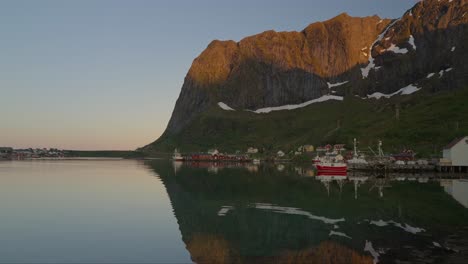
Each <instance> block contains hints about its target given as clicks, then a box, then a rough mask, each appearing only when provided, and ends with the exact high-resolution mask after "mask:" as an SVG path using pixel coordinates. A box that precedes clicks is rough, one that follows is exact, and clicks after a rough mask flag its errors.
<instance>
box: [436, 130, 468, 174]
mask: <svg viewBox="0 0 468 264" xmlns="http://www.w3.org/2000/svg"><path fill="white" fill-rule="evenodd" d="M442 156H443V160H444V161H446V162H449V163H450V164H451V166H463V167H464V166H468V136H465V137H462V138H457V139H455V140H453V141H452V142H450V144H448V145H447V146H445V147H444V150H443V152H442Z"/></svg>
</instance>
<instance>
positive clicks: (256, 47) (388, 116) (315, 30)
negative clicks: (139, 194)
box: [141, 0, 468, 152]
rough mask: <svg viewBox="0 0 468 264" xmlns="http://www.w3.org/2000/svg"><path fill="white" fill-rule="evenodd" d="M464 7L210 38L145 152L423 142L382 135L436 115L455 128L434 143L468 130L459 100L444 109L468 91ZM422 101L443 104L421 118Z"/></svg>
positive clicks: (461, 2)
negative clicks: (378, 141)
mask: <svg viewBox="0 0 468 264" xmlns="http://www.w3.org/2000/svg"><path fill="white" fill-rule="evenodd" d="M466 2H467V1H465V0H439V1H438V0H425V1H420V2H418V3H417V4H416V5H415V6H414V7H412V8H411V9H410V10H408V11H406V12H405V13H404V14H403V15H402V17H401V18H398V19H393V20H390V19H381V18H379V17H378V16H372V17H364V18H357V17H350V16H349V15H347V14H345V13H343V14H340V15H338V16H337V17H334V18H332V19H330V20H328V21H325V22H317V23H313V24H311V25H309V26H307V27H306V28H305V29H304V30H302V31H301V32H275V31H266V32H263V33H261V34H258V35H254V36H250V37H247V38H244V39H242V40H241V41H239V42H234V41H219V40H215V41H213V42H211V43H210V44H209V45H208V47H207V48H206V49H205V50H204V51H203V52H202V53H201V54H200V56H198V57H197V58H196V59H195V60H194V62H193V64H192V66H191V68H190V70H189V72H188V74H187V76H186V77H185V81H184V84H183V86H182V90H181V93H180V95H179V98H178V100H177V102H176V105H175V108H174V111H173V114H172V116H171V119H170V121H169V124H168V126H167V129H166V131H165V132H164V133H163V135H162V136H161V137H160V138H159V139H158V140H156V141H155V142H153V143H151V144H149V145H147V146H145V147H144V148H142V149H141V150H143V151H145V152H158V151H161V152H164V151H170V150H172V149H173V148H175V147H181V148H186V149H190V150H195V149H200V150H201V149H204V148H208V147H212V146H220V147H225V148H227V149H229V150H234V149H242V148H245V147H247V146H249V145H252V144H257V145H258V144H261V145H264V146H267V145H269V146H270V147H269V148H287V147H294V146H295V145H297V144H305V143H314V144H319V143H322V142H327V141H334V140H341V141H345V142H350V140H351V138H352V137H354V136H356V137H359V138H362V137H363V136H366V137H368V135H372V136H373V137H380V138H384V139H388V140H390V142H392V144H393V143H394V144H396V145H401V144H410V143H412V142H413V141H414V143H415V144H416V145H418V144H420V145H421V146H422V145H424V144H425V143H427V139H425V137H424V136H411V137H403V138H400V139H401V140H400V141H399V140H398V139H395V138H398V136H395V135H393V136H392V135H388V133H389V131H392V130H395V133H396V134H398V133H400V134H401V133H402V132H401V131H400V130H401V129H405V127H402V126H403V125H402V124H404V123H405V122H408V128H409V130H411V131H417V127H414V125H415V124H421V125H424V124H425V123H424V122H422V121H424V120H425V121H426V123H427V122H429V121H430V122H437V121H439V120H438V119H439V118H440V119H441V120H440V121H441V122H439V123H440V124H444V126H445V128H446V125H445V123H444V122H448V124H454V123H455V122H458V123H457V125H456V127H457V130H456V131H450V132H451V133H445V134H444V136H442V137H439V140H440V141H441V142H437V144H442V142H443V141H445V140H449V137H452V136H453V134H454V133H455V134H456V133H468V125H466V126H467V130H465V123H463V117H459V114H460V113H462V114H464V113H466V114H467V115H468V110H467V109H466V107H463V101H461V105H460V106H459V107H461V108H459V109H455V110H454V109H452V107H451V106H450V102H452V101H453V100H455V101H457V100H459V98H458V97H459V96H460V95H463V96H466V93H464V89H465V88H468V85H467V81H468V68H467V67H468V66H467V65H466V62H467V53H466V52H465V48H466V43H468V34H467V33H468V31H467V23H468V16H467V15H466V13H467V11H468V5H467V3H466ZM451 96H452V97H453V98H452V97H451ZM439 97H440V98H441V99H440V100H439ZM465 99H468V97H465ZM428 102H431V103H432V104H434V105H438V107H440V108H441V109H438V108H430V109H428V110H429V111H432V112H433V113H432V116H431V117H429V116H425V115H423V114H419V113H418V112H417V111H418V109H419V110H420V109H425V107H426V108H427V107H428V106H427V105H426V104H427V103H428ZM447 105H448V106H450V107H447ZM296 108H301V109H296ZM413 108H414V109H413ZM284 109H289V111H287V110H284ZM292 109H296V110H292ZM395 109H398V110H397V112H398V113H400V112H401V115H400V114H397V116H398V118H395V115H396V114H395V112H396V111H395ZM244 110H251V111H244ZM275 110H283V111H275ZM252 111H254V112H252ZM273 111H275V112H273ZM415 111H416V112H415ZM465 111H467V112H465ZM400 116H401V118H400ZM428 118H432V119H431V120H427V119H428ZM395 119H397V120H398V122H397V123H396V124H395ZM350 120H355V121H356V122H350ZM360 122H362V124H361V123H360ZM460 122H461V124H460ZM366 124H368V125H366ZM376 124H381V126H376ZM371 128H372V129H374V130H375V131H374V130H370V129H371ZM424 129H425V130H424V131H421V132H424V133H423V134H427V135H434V133H436V132H435V131H436V130H434V129H433V128H431V127H430V126H427V125H426V126H425V127H424ZM437 131H439V130H437ZM465 131H466V132H465ZM439 132H440V131H439ZM439 132H437V133H439ZM452 132H453V133H452ZM395 133H393V134H395ZM366 140H367V141H368V142H369V143H371V141H372V140H376V138H373V139H371V138H367V139H363V141H366ZM412 140H413V141H412ZM396 145H395V147H400V146H396Z"/></svg>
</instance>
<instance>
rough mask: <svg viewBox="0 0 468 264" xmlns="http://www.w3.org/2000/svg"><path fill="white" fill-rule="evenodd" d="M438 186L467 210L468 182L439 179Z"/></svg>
mask: <svg viewBox="0 0 468 264" xmlns="http://www.w3.org/2000/svg"><path fill="white" fill-rule="evenodd" d="M440 186H442V187H444V190H445V192H446V193H448V194H450V195H451V196H452V197H453V198H454V199H455V200H457V201H458V202H459V203H460V204H462V205H463V206H464V207H465V208H468V180H447V179H445V180H444V179H441V180H440Z"/></svg>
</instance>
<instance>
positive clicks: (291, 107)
mask: <svg viewBox="0 0 468 264" xmlns="http://www.w3.org/2000/svg"><path fill="white" fill-rule="evenodd" d="M328 100H337V101H343V97H342V96H336V95H324V96H322V97H319V98H317V99H313V100H310V101H307V102H304V103H301V104H294V105H282V106H274V107H265V108H260V109H257V110H255V111H252V110H247V111H251V112H254V113H257V114H266V113H270V112H273V111H281V110H294V109H298V108H302V107H306V106H308V105H311V104H315V103H320V102H325V101H328Z"/></svg>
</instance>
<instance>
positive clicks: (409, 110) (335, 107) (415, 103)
mask: <svg viewBox="0 0 468 264" xmlns="http://www.w3.org/2000/svg"><path fill="white" fill-rule="evenodd" d="M467 102H468V89H463V90H457V91H453V92H450V93H448V92H444V93H438V94H433V93H432V94H426V93H425V92H424V91H420V92H417V93H415V94H413V95H406V96H395V97H392V98H390V99H379V100H375V99H371V100H369V99H366V100H363V99H360V98H357V97H346V98H345V100H344V101H342V102H338V101H328V102H324V103H319V104H313V105H310V106H308V107H305V108H302V109H297V110H292V111H278V112H272V113H269V114H255V113H251V112H247V111H224V110H222V109H220V108H218V107H213V108H212V109H210V110H209V111H207V112H205V113H203V114H202V115H200V116H199V117H198V118H197V119H196V120H195V121H194V122H192V123H191V124H190V125H189V126H188V127H186V128H185V129H184V130H183V131H182V132H181V133H179V134H177V135H164V136H162V137H161V138H160V139H158V140H157V141H156V142H154V143H153V144H151V145H150V146H148V147H147V148H146V149H145V151H146V152H149V153H156V152H171V151H173V149H174V148H175V147H178V148H179V149H181V150H182V151H206V150H207V149H208V148H211V147H217V148H219V149H221V150H223V151H235V150H242V151H245V150H246V149H247V147H249V146H255V147H258V148H260V149H262V150H265V151H266V152H270V151H271V152H273V151H275V150H279V149H281V150H285V151H290V150H293V149H296V148H297V146H299V145H302V144H313V145H319V144H325V143H339V142H340V143H346V144H347V145H348V148H351V147H352V141H353V138H358V139H359V141H360V148H361V149H363V150H365V149H367V146H372V147H373V148H374V149H375V146H376V144H377V142H378V140H379V139H381V140H383V142H384V150H385V151H386V152H398V151H401V150H402V149H403V148H405V147H408V148H412V149H414V150H416V151H417V152H418V153H420V154H421V155H424V156H428V155H439V154H440V151H441V149H442V147H443V146H444V145H446V144H447V143H448V142H450V141H451V140H452V139H453V138H455V137H459V136H462V135H468V120H467V118H468V104H467ZM397 108H399V109H400V110H399V112H400V117H399V120H397V118H396V109H397Z"/></svg>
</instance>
